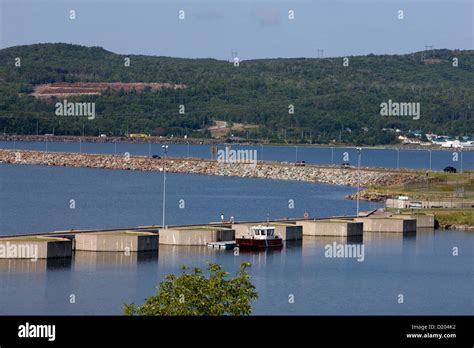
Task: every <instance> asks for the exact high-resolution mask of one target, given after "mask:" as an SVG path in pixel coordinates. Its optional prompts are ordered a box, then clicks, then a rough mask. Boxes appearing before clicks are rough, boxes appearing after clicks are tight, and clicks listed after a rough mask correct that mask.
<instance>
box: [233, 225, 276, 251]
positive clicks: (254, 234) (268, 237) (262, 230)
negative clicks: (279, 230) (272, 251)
mask: <svg viewBox="0 0 474 348" xmlns="http://www.w3.org/2000/svg"><path fill="white" fill-rule="evenodd" d="M235 243H236V244H237V246H238V247H239V248H243V249H260V248H281V247H283V239H282V238H281V237H279V236H275V227H272V226H262V225H258V226H252V227H251V228H250V230H249V234H248V235H244V236H242V237H240V238H236V240H235Z"/></svg>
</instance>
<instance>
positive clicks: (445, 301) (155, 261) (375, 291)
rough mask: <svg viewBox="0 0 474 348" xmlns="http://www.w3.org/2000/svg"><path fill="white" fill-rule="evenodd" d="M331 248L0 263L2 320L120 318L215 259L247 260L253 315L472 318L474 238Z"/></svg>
mask: <svg viewBox="0 0 474 348" xmlns="http://www.w3.org/2000/svg"><path fill="white" fill-rule="evenodd" d="M333 241H335V239H334V238H322V237H307V236H305V238H304V241H303V242H302V243H287V244H286V246H285V247H284V248H283V249H282V250H281V251H261V252H255V253H246V254H244V253H240V255H239V256H234V253H233V252H232V251H231V250H230V251H219V250H215V249H209V248H207V247H183V246H163V245H162V246H160V250H159V252H158V253H153V254H146V255H143V254H140V256H139V258H137V255H136V254H132V255H131V256H126V255H125V254H124V253H110V252H109V253H93V252H77V253H76V255H75V257H74V258H73V259H72V260H70V261H69V262H58V261H53V260H50V261H48V262H46V261H41V260H39V261H37V262H36V263H32V262H31V261H28V260H26V261H20V260H10V261H7V260H0V299H1V301H0V315H2V314H51V315H53V314H66V315H68V314H120V313H121V305H122V304H123V303H131V302H135V303H143V301H144V299H145V298H146V297H148V296H150V295H152V294H154V291H155V287H156V285H157V284H158V283H159V282H160V281H161V280H162V279H163V278H164V277H165V276H166V275H167V274H170V273H175V274H178V273H180V267H181V265H183V264H186V265H188V266H191V267H194V266H197V267H206V265H207V263H208V262H216V263H219V264H221V265H223V266H224V267H225V269H226V270H228V271H230V272H231V274H234V273H235V272H236V271H237V269H238V266H239V264H240V262H244V261H248V262H251V263H252V268H251V269H250V271H249V272H250V274H251V276H252V282H253V283H254V284H255V285H256V287H257V292H258V293H259V299H258V300H257V301H256V302H254V305H253V313H254V314H265V315H271V314H281V315H297V314H299V315H301V314H307V315H318V314H321V315H323V314H326V315H335V314H338V315H345V314H361V315H366V314H371V315H374V314H387V315H395V314H411V315H419V314H425V315H426V314H433V315H439V314H444V315H448V314H453V315H454V314H470V315H472V314H474V307H473V283H472V279H473V271H472V264H473V261H474V260H473V253H472V250H473V249H472V248H473V246H474V245H473V241H474V236H473V234H472V232H471V233H467V232H459V231H456V232H454V231H436V232H433V231H431V232H428V231H427V232H418V233H417V235H416V236H406V237H403V236H401V235H399V234H397V235H396V236H394V235H393V234H385V235H376V236H370V235H369V236H368V235H367V234H365V235H364V246H365V260H364V261H363V262H357V261H356V260H355V259H347V258H346V259H342V258H339V259H336V258H326V257H324V246H325V245H326V244H331V243H332V242H333ZM336 241H337V242H338V243H344V241H343V240H336ZM453 246H457V247H459V248H460V253H459V256H453V255H452V253H451V250H452V247H453ZM71 294H73V295H75V299H76V303H74V304H71V303H70V302H69V299H70V295H71ZM400 294H401V295H403V300H404V302H403V303H398V298H399V297H398V296H399V295H400ZM291 295H292V297H293V298H294V303H289V299H290V296H291Z"/></svg>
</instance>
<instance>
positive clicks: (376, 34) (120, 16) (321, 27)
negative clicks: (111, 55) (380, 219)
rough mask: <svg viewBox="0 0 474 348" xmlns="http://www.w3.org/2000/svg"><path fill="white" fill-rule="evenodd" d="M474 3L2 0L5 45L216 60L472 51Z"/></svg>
mask: <svg viewBox="0 0 474 348" xmlns="http://www.w3.org/2000/svg"><path fill="white" fill-rule="evenodd" d="M473 8H474V5H473V0H403V1H402V0H291V1H284V0H281V1H279V0H273V1H270V0H253V1H252V0H128V1H124V0H115V1H113V0H95V1H92V0H79V1H78V0H76V1H74V0H0V48H5V47H10V46H16V45H23V44H31V43H40V42H67V43H75V44H81V45H86V46H101V47H104V48H105V49H107V50H110V51H113V52H116V53H122V54H147V55H160V56H173V57H187V58H197V57H199V58H206V57H212V58H217V59H230V57H231V52H237V53H238V57H239V58H240V59H251V58H266V57H268V58H276V57H315V56H317V50H318V49H324V56H325V57H336V56H350V55H363V54H369V53H374V54H396V53H400V54H401V53H408V52H415V51H420V50H423V49H424V46H425V45H433V47H434V48H449V49H455V48H459V49H472V48H473V46H474V45H473V32H474V27H473V21H474V20H473V17H474V13H473V11H474V10H473ZM70 10H75V11H76V19H75V20H70V19H69V11H70ZM180 10H184V11H185V19H184V20H180V19H179V18H178V15H179V11H180ZM289 10H293V11H294V14H295V18H294V19H293V20H290V19H289V18H288V11H289ZM399 10H403V12H404V13H403V14H404V19H402V20H400V19H398V11H399Z"/></svg>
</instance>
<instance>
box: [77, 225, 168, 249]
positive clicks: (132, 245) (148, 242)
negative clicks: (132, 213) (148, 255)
mask: <svg viewBox="0 0 474 348" xmlns="http://www.w3.org/2000/svg"><path fill="white" fill-rule="evenodd" d="M158 239H159V237H158V235H157V234H155V233H151V232H141V231H131V230H130V231H108V232H96V233H79V234H77V235H76V237H75V250H83V251H121V252H127V251H128V252H140V251H153V250H158Z"/></svg>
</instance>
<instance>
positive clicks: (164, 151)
mask: <svg viewBox="0 0 474 348" xmlns="http://www.w3.org/2000/svg"><path fill="white" fill-rule="evenodd" d="M161 148H162V149H163V154H164V159H163V223H162V224H161V226H162V228H165V212H166V153H167V152H168V145H162V146H161Z"/></svg>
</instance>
